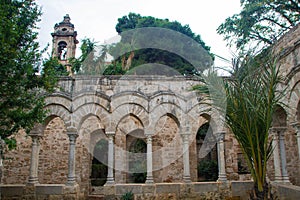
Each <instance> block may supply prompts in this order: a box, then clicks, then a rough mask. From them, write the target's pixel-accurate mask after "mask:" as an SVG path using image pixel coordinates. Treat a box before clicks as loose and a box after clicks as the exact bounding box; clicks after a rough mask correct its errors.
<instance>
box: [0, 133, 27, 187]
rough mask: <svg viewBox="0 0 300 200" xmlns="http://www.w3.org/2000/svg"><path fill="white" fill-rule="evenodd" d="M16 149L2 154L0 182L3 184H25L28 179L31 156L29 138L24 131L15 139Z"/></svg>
mask: <svg viewBox="0 0 300 200" xmlns="http://www.w3.org/2000/svg"><path fill="white" fill-rule="evenodd" d="M15 139H16V141H17V148H16V149H13V150H8V149H6V151H5V152H4V160H3V172H2V182H1V183H3V184H25V183H26V182H27V181H28V177H29V166H30V156H31V138H30V137H29V136H27V135H26V133H25V132H24V131H19V132H18V133H17V134H16V137H15Z"/></svg>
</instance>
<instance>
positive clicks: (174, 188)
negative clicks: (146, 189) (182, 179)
mask: <svg viewBox="0 0 300 200" xmlns="http://www.w3.org/2000/svg"><path fill="white" fill-rule="evenodd" d="M179 192H180V183H157V184H156V193H157V194H161V193H176V194H179Z"/></svg>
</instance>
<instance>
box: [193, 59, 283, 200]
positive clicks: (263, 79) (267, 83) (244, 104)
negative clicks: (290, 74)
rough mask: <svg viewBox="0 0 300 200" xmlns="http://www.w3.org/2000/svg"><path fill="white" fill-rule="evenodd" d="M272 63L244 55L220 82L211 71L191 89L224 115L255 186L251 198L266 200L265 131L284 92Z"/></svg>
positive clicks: (268, 146) (268, 151) (267, 153)
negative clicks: (200, 94) (227, 76)
mask: <svg viewBox="0 0 300 200" xmlns="http://www.w3.org/2000/svg"><path fill="white" fill-rule="evenodd" d="M281 81H282V77H281V76H280V75H279V69H278V67H276V62H275V61H274V59H272V58H270V56H266V55H265V54H262V55H260V56H258V57H257V56H247V57H246V58H245V59H244V60H242V61H240V62H235V66H234V67H233V71H232V72H231V76H230V77H229V78H227V79H223V80H221V79H220V78H219V77H217V75H216V73H215V72H210V73H208V75H207V76H206V77H203V83H204V84H202V85H198V86H196V87H194V89H196V90H198V91H199V92H200V93H202V94H207V96H206V97H207V99H208V100H209V101H210V102H211V106H212V107H213V108H215V109H216V110H217V111H219V112H220V113H221V114H223V116H224V120H225V123H226V125H227V126H228V127H229V129H230V130H231V132H232V133H233V134H234V136H235V138H236V139H237V141H238V143H239V144H240V147H241V149H242V151H243V154H244V156H245V159H246V161H247V165H248V167H249V169H250V171H251V175H252V177H253V180H254V183H255V184H254V185H255V190H254V191H255V193H253V194H255V196H257V197H258V199H266V198H267V197H266V195H267V190H268V187H267V182H266V170H267V161H268V160H269V158H270V156H271V154H272V146H271V141H270V140H269V129H270V128H271V123H272V116H273V113H274V111H275V109H276V106H277V105H280V104H281V102H280V101H281V99H282V97H283V94H284V91H279V90H278V86H279V84H280V82H281Z"/></svg>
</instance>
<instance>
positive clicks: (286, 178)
mask: <svg viewBox="0 0 300 200" xmlns="http://www.w3.org/2000/svg"><path fill="white" fill-rule="evenodd" d="M285 130H286V128H282V129H281V130H280V132H279V148H280V157H281V173H282V181H283V182H284V183H290V180H289V175H288V173H287V168H286V154H285V145H284V132H285Z"/></svg>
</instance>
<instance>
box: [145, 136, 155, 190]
mask: <svg viewBox="0 0 300 200" xmlns="http://www.w3.org/2000/svg"><path fill="white" fill-rule="evenodd" d="M146 136H147V177H146V183H148V184H151V183H153V182H154V181H153V174H152V171H153V168H152V164H153V163H152V155H153V154H152V135H146Z"/></svg>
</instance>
